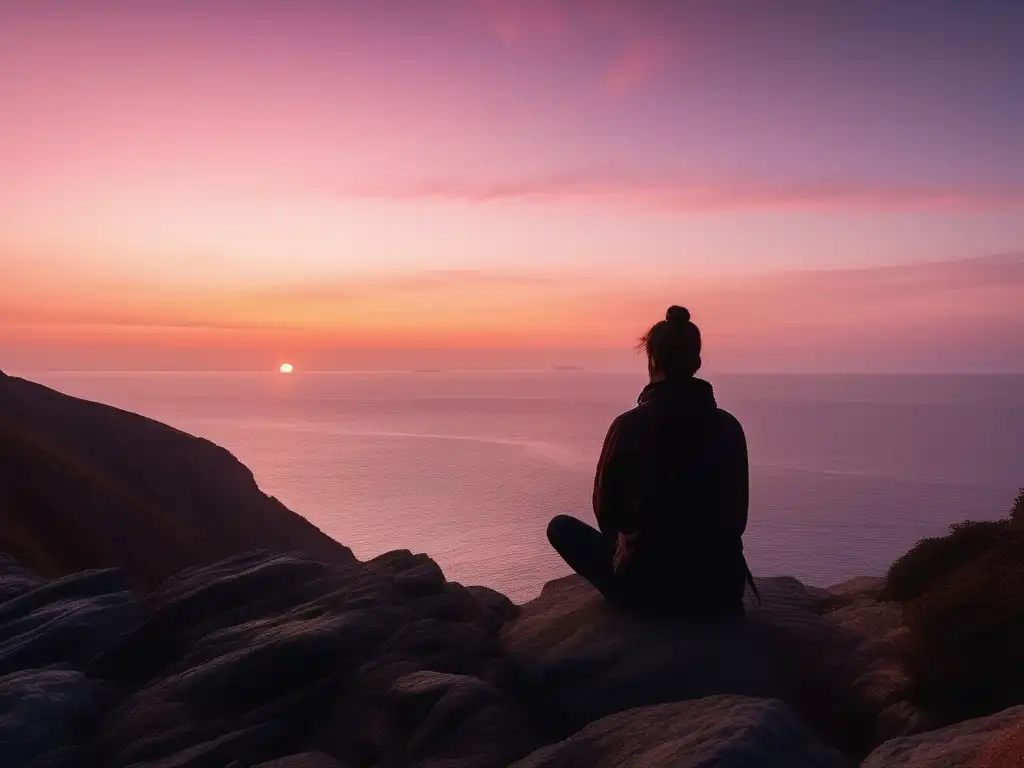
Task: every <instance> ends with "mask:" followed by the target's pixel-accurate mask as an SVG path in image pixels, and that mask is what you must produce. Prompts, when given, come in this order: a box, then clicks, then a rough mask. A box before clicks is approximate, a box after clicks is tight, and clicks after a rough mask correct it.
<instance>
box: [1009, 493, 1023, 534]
mask: <svg viewBox="0 0 1024 768" xmlns="http://www.w3.org/2000/svg"><path fill="white" fill-rule="evenodd" d="M1010 521H1011V522H1012V523H1013V525H1015V526H1019V527H1024V488H1021V489H1020V492H1019V493H1018V494H1017V498H1016V499H1015V500H1014V502H1013V509H1011V510H1010Z"/></svg>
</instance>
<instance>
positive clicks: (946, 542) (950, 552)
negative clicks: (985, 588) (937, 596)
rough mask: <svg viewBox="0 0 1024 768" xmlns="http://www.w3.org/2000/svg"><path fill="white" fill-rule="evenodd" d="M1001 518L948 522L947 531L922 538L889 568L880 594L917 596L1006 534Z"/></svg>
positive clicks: (898, 597)
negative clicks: (949, 524) (935, 537)
mask: <svg viewBox="0 0 1024 768" xmlns="http://www.w3.org/2000/svg"><path fill="white" fill-rule="evenodd" d="M1006 529H1007V523H1006V521H1005V520H997V521H994V522H974V521H967V522H963V523H956V524H955V525H952V526H950V529H949V535H948V536H944V537H942V538H937V539H922V540H921V541H919V542H918V543H917V545H916V546H915V547H914V548H913V549H911V550H910V551H909V552H907V553H906V554H905V555H903V557H901V558H900V559H898V560H897V561H896V562H894V563H893V564H892V566H891V567H890V568H889V575H888V577H887V579H886V585H885V589H884V590H883V593H882V597H883V598H884V599H886V600H898V601H899V602H907V601H908V600H913V599H914V598H917V597H920V596H921V595H922V594H923V593H924V592H925V591H926V590H928V589H929V588H931V587H932V586H935V585H937V583H938V582H941V581H943V580H944V579H946V578H948V577H950V576H951V575H952V574H953V573H954V572H956V571H957V570H958V569H959V568H962V567H963V566H965V565H968V564H969V563H971V562H973V561H974V560H977V559H978V558H980V557H982V556H984V555H985V553H987V552H988V551H990V550H991V549H992V548H993V547H995V546H996V545H997V544H998V543H999V542H1000V541H1001V540H1002V539H1003V537H1005V535H1006Z"/></svg>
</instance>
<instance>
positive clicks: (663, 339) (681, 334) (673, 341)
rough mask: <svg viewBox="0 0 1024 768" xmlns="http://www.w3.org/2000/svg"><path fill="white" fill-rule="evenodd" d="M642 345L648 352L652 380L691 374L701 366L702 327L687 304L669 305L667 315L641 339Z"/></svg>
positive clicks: (676, 377)
mask: <svg viewBox="0 0 1024 768" xmlns="http://www.w3.org/2000/svg"><path fill="white" fill-rule="evenodd" d="M640 349H643V350H644V351H645V352H646V353H647V370H648V372H649V373H650V375H651V380H652V381H656V380H659V379H668V380H675V379H683V378H688V377H690V376H693V375H694V374H695V373H697V371H698V370H700V329H699V328H697V326H696V325H694V324H693V323H692V322H691V321H690V311H689V310H688V309H686V308H685V307H677V306H672V307H669V308H668V312H666V313H665V319H664V320H661V321H659V322H657V323H655V324H654V325H652V326H651V329H650V330H649V331H647V333H645V334H644V335H643V337H642V338H641V339H640Z"/></svg>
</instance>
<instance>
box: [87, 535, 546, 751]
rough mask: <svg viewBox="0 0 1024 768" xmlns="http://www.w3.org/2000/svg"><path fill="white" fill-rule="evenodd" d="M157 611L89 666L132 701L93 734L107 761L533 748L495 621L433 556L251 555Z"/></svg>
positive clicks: (169, 585) (187, 578) (159, 604)
mask: <svg viewBox="0 0 1024 768" xmlns="http://www.w3.org/2000/svg"><path fill="white" fill-rule="evenodd" d="M149 604H150V606H151V608H152V613H151V615H150V616H149V618H148V619H147V620H146V622H144V623H143V624H142V625H141V626H139V627H138V628H137V629H136V630H135V631H133V632H132V633H130V634H128V635H127V636H126V637H125V638H124V640H123V642H122V643H120V644H119V645H118V646H117V647H116V648H113V649H111V650H110V651H109V652H107V653H106V654H104V655H103V656H102V657H100V658H99V659H97V660H96V662H95V663H94V664H93V665H91V667H90V670H89V672H90V674H91V675H93V676H94V677H95V678H97V679H103V680H106V681H108V682H109V683H110V684H111V685H114V686H117V687H118V688H120V689H122V690H125V691H127V692H128V693H127V695H126V696H125V697H124V698H123V699H122V700H121V701H120V702H119V704H118V705H117V706H116V707H115V708H114V709H113V710H112V711H111V712H110V713H109V715H108V716H107V717H106V718H105V721H104V723H103V727H102V732H101V735H100V738H99V748H100V751H101V753H102V754H103V755H104V756H106V759H107V760H109V761H110V762H111V763H112V764H115V765H117V764H123V765H133V764H146V765H150V764H152V765H160V766H163V765H175V766H177V765H185V764H189V765H191V764H193V763H195V762H196V761H197V760H203V761H215V760H222V759H226V758H228V757H230V758H231V759H233V760H239V761H242V764H244V765H249V764H251V762H252V761H253V760H260V761H262V762H267V761H270V760H272V759H277V758H278V757H285V756H288V755H292V754H297V753H301V752H303V751H304V750H306V751H308V750H310V749H315V750H319V751H320V752H323V753H324V754H327V755H329V756H330V757H332V758H334V759H337V760H339V761H340V762H342V763H351V764H353V765H363V764H379V763H380V762H381V761H383V760H389V761H393V762H394V763H395V764H401V765H420V764H422V765H430V764H432V763H431V761H435V762H436V761H442V760H446V761H448V762H447V763H444V764H447V765H451V766H457V765H463V764H464V765H494V766H498V765H507V764H508V762H510V761H511V759H513V758H514V757H518V756H519V755H521V754H523V753H525V751H526V749H527V748H528V746H532V743H531V742H529V741H528V739H527V736H526V732H525V729H524V727H523V726H522V725H521V723H520V718H519V717H518V715H517V713H516V711H515V708H514V706H513V705H512V704H511V703H509V702H508V700H507V699H506V698H505V696H504V695H503V694H502V693H500V691H499V689H498V686H499V685H500V684H501V683H502V681H503V680H504V674H505V673H504V663H503V660H502V658H501V648H500V643H499V641H498V636H497V631H498V627H497V626H496V625H495V623H494V621H493V619H492V618H491V613H492V611H491V610H490V609H488V608H487V607H486V606H484V605H481V603H480V602H479V601H478V600H476V599H475V598H474V597H473V595H472V593H471V592H470V591H469V590H465V589H463V588H461V587H459V586H458V585H453V584H448V583H447V582H446V581H445V580H444V578H443V574H441V571H440V569H439V568H438V567H437V565H436V564H435V563H433V562H432V561H430V560H429V559H428V558H425V557H423V556H419V555H413V554H411V553H408V552H396V553H388V555H387V556H384V557H382V558H378V559H377V560H375V561H370V562H368V563H365V564H360V563H353V564H350V565H348V566H325V565H322V564H320V563H317V562H315V561H313V560H311V559H309V558H308V557H306V556H305V555H302V554H298V553H292V554H273V553H267V552H254V553H247V554H243V555H238V556H236V557H233V558H230V559H228V560H226V561H223V562H220V563H216V564H213V565H210V566H207V567H204V568H191V569H188V570H186V571H184V572H182V573H181V574H179V575H178V576H176V577H174V578H172V579H169V580H167V582H165V584H164V585H163V586H162V587H160V588H159V589H157V590H155V591H154V592H153V594H152V595H151V596H150V600H149ZM188 761H192V762H188ZM247 761H248V762H247ZM460 761H461V762H460ZM227 762H230V760H226V762H225V763H223V764H227ZM437 764H442V763H437Z"/></svg>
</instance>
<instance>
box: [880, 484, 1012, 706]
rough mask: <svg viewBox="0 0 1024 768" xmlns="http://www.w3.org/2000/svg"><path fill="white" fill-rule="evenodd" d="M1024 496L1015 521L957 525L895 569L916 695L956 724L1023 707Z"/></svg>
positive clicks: (891, 590)
mask: <svg viewBox="0 0 1024 768" xmlns="http://www.w3.org/2000/svg"><path fill="white" fill-rule="evenodd" d="M1022 518H1024V490H1022V491H1021V493H1020V494H1019V495H1018V496H1017V499H1016V501H1015V503H1014V506H1013V509H1012V511H1011V514H1010V517H1009V518H1008V519H1006V520H997V521H989V522H974V521H968V522H964V523H958V524H956V525H953V526H952V527H951V529H950V533H949V535H948V536H945V537H942V538H933V539H924V540H923V541H921V542H920V543H918V545H917V546H916V547H914V548H913V549H912V550H910V551H909V552H907V554H905V555H904V556H903V557H901V558H900V559H899V560H897V561H896V562H895V563H893V565H892V568H891V569H890V570H889V575H888V580H887V585H886V589H885V591H884V593H883V596H884V597H886V598H888V599H891V600H898V601H900V602H902V603H903V604H904V621H905V624H906V626H907V629H908V633H907V636H906V639H905V644H904V649H903V650H904V657H905V658H904V664H905V666H906V669H907V672H908V673H909V674H910V676H911V678H912V680H913V687H912V691H913V695H914V697H915V699H916V700H917V701H918V702H919V703H920V704H921V705H923V706H926V707H927V708H929V709H930V710H932V711H934V712H936V713H937V714H939V715H941V716H943V717H945V718H947V719H948V720H949V721H954V720H959V719H963V718H968V717H977V716H981V715H987V714H991V713H993V712H997V711H999V710H1001V709H1004V708H1006V707H1009V706H1012V705H1014V704H1021V703H1024V665H1022V664H1021V663H1020V648H1022V647H1024V529H1022V528H1021V526H1020V522H1021V520H1022Z"/></svg>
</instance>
